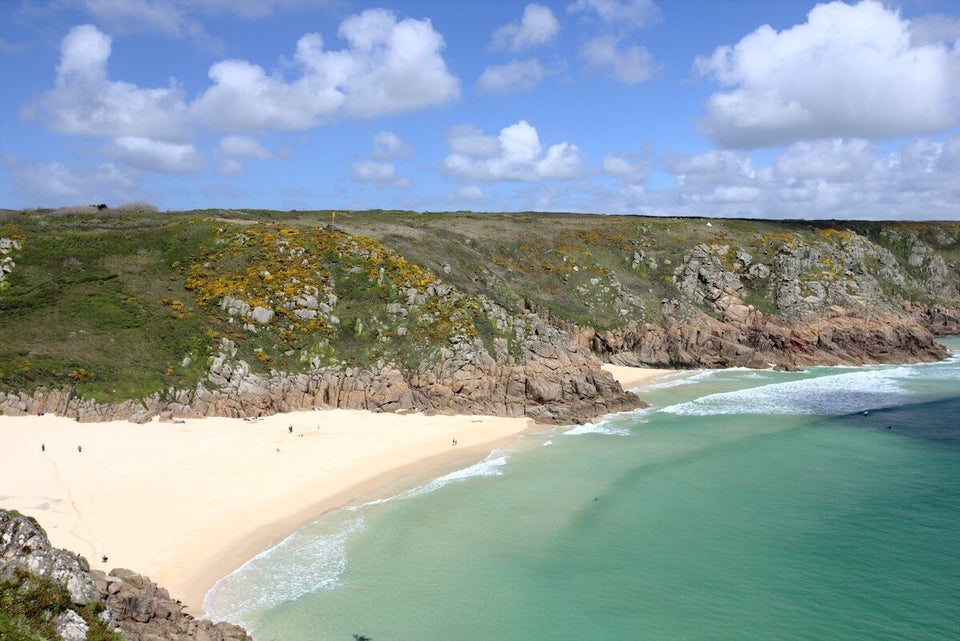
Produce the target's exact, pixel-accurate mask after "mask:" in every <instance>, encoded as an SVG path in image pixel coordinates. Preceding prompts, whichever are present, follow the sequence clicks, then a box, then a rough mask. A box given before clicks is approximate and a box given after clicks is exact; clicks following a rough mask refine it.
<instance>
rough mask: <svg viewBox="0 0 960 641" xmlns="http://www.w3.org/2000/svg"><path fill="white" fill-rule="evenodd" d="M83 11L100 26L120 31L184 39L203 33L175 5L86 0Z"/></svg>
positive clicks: (149, 2)
mask: <svg viewBox="0 0 960 641" xmlns="http://www.w3.org/2000/svg"><path fill="white" fill-rule="evenodd" d="M83 5H84V7H85V8H86V10H87V11H89V12H90V13H91V14H92V15H93V16H94V17H95V18H96V19H97V22H99V23H102V24H106V25H109V26H110V27H112V28H113V29H114V30H119V31H127V32H131V31H156V32H159V33H165V34H169V35H172V36H182V35H184V34H186V33H189V32H196V31H198V30H201V27H200V25H199V23H196V22H194V21H192V20H190V19H189V18H187V16H186V15H185V14H184V12H183V10H182V9H181V7H178V6H177V5H175V4H174V3H172V2H163V1H159V2H157V1H155V2H151V1H149V0H84V2H83Z"/></svg>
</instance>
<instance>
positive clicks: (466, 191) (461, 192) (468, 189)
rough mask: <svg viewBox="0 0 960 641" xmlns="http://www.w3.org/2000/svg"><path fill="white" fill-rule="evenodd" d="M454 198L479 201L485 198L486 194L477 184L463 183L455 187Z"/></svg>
mask: <svg viewBox="0 0 960 641" xmlns="http://www.w3.org/2000/svg"><path fill="white" fill-rule="evenodd" d="M454 198H455V199H457V200H470V201H479V200H483V199H484V198H486V194H485V193H483V190H482V189H480V187H478V186H477V185H463V186H462V187H460V188H459V189H457V191H456V193H455V194H454Z"/></svg>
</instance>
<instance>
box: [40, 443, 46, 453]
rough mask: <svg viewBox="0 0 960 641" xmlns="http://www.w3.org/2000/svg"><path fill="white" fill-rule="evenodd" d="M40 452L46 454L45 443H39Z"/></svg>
mask: <svg viewBox="0 0 960 641" xmlns="http://www.w3.org/2000/svg"><path fill="white" fill-rule="evenodd" d="M40 451H41V452H46V451H47V445H46V443H41V444H40Z"/></svg>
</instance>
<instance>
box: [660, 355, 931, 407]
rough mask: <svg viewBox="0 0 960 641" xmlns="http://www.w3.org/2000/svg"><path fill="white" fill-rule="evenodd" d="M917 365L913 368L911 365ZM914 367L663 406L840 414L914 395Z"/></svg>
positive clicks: (766, 387) (773, 385) (805, 381)
mask: <svg viewBox="0 0 960 641" xmlns="http://www.w3.org/2000/svg"><path fill="white" fill-rule="evenodd" d="M911 367H912V366H911ZM911 367H894V368H889V367H888V368H886V369H869V370H858V371H854V372H847V373H843V374H830V375H825V376H818V377H815V378H804V379H800V380H792V381H786V382H781V383H770V384H767V385H761V386H758V387H750V388H747V389H742V390H737V391H734V392H722V393H717V394H709V395H707V396H703V397H700V398H697V399H695V400H692V401H689V402H686V403H679V404H677V405H671V406H668V407H665V408H662V409H661V410H660V411H661V412H664V413H666V414H678V415H685V416H710V415H719V414H774V415H783V414H803V415H819V416H839V415H843V414H851V413H854V412H860V411H864V410H869V409H874V408H880V407H891V406H894V405H899V404H901V403H902V402H903V399H904V397H905V396H909V395H911V392H910V391H909V390H908V389H907V388H905V387H904V386H903V385H902V384H901V383H902V382H903V381H904V380H906V379H909V378H912V377H914V376H916V375H918V372H916V371H914V370H912V369H911Z"/></svg>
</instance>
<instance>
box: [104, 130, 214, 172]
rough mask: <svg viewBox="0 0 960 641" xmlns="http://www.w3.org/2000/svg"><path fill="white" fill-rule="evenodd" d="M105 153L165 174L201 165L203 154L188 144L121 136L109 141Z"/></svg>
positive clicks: (197, 167)
mask: <svg viewBox="0 0 960 641" xmlns="http://www.w3.org/2000/svg"><path fill="white" fill-rule="evenodd" d="M107 153H108V154H109V155H110V156H112V157H113V158H115V159H116V160H119V161H122V162H123V163H124V164H125V165H129V166H131V167H135V168H137V169H142V170H146V171H154V172H159V173H165V174H187V173H192V172H194V171H196V170H197V169H199V168H200V165H201V164H202V157H201V155H200V154H199V153H198V152H197V150H196V148H195V147H194V146H193V145H191V144H186V143H174V142H166V141H164V140H153V139H151V138H144V137H140V136H121V137H120V138H116V139H114V140H113V141H111V142H110V144H109V145H108V146H107Z"/></svg>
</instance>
